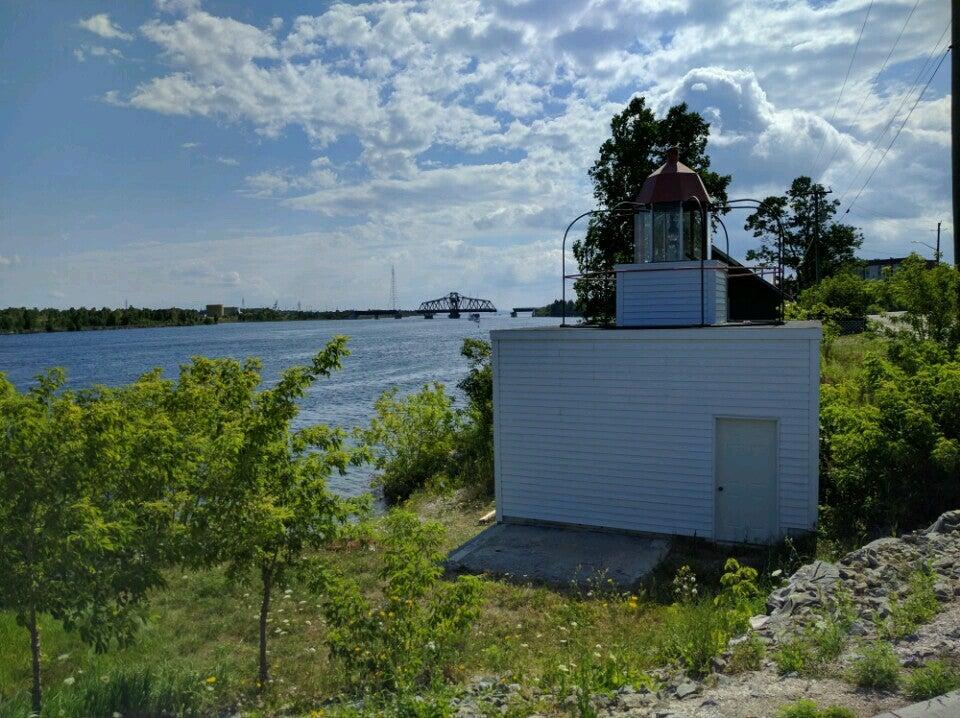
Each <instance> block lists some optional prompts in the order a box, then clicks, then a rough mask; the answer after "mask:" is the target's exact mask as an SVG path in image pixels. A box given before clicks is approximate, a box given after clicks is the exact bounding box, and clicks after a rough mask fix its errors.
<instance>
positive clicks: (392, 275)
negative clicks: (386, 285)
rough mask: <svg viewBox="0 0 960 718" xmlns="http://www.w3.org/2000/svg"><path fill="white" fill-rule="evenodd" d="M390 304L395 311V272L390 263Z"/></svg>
mask: <svg viewBox="0 0 960 718" xmlns="http://www.w3.org/2000/svg"><path fill="white" fill-rule="evenodd" d="M390 304H391V306H392V308H393V311H397V272H396V269H395V268H394V266H393V265H392V264H391V265H390Z"/></svg>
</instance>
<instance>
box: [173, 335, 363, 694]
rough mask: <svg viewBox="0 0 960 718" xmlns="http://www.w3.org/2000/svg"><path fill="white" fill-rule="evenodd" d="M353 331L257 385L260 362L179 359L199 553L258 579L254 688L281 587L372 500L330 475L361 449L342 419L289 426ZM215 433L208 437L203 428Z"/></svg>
mask: <svg viewBox="0 0 960 718" xmlns="http://www.w3.org/2000/svg"><path fill="white" fill-rule="evenodd" d="M346 342H347V339H346V337H343V336H338V337H335V338H334V339H333V340H331V341H330V342H329V343H328V344H327V346H326V347H325V348H324V349H323V350H322V351H320V352H319V353H318V354H317V355H316V356H315V357H314V358H313V361H312V363H311V364H310V365H308V366H296V367H291V368H290V369H287V370H286V371H284V372H283V374H282V375H281V377H280V380H279V381H278V382H277V383H276V385H275V386H274V387H272V388H270V389H263V390H258V387H259V385H260V381H261V376H260V368H261V367H260V362H259V360H255V359H248V360H247V361H246V362H245V363H244V364H243V365H241V364H240V363H239V362H236V361H234V360H229V359H220V360H210V359H203V358H195V359H194V360H193V363H192V364H190V365H187V366H184V367H182V368H181V373H180V381H179V383H178V386H177V388H176V391H175V394H176V398H175V401H174V405H175V407H176V410H177V412H178V414H179V416H180V417H181V418H180V419H178V420H179V421H190V422H192V426H191V427H189V433H190V435H191V436H193V437H196V438H195V444H196V446H197V447H199V450H198V452H197V454H196V463H197V464H198V466H197V468H196V470H195V478H194V482H195V483H194V485H193V487H192V489H191V491H190V492H189V496H190V505H189V506H188V507H185V508H184V513H185V514H186V515H187V516H188V519H187V520H188V521H189V524H190V526H191V532H192V535H193V541H194V544H193V545H194V549H193V551H192V557H193V560H194V561H195V562H196V563H198V564H200V565H203V564H213V563H217V564H219V563H221V562H223V563H226V565H227V569H228V575H229V576H230V577H231V578H234V579H238V580H242V579H245V578H247V577H248V576H249V575H250V572H251V571H255V572H256V574H257V575H258V578H259V581H260V618H259V644H260V645H259V648H260V650H259V671H258V684H257V685H258V689H259V690H260V691H262V690H263V689H264V688H265V687H266V686H267V684H268V682H269V680H270V675H269V667H268V662H267V618H268V616H269V611H270V600H271V596H272V595H273V591H274V590H275V589H283V588H284V587H286V586H287V585H288V583H289V581H290V580H291V579H292V578H294V577H296V576H298V575H300V576H304V575H309V574H311V573H312V572H314V571H316V570H319V564H318V559H317V558H316V555H315V553H314V551H315V550H316V549H318V548H320V547H322V546H323V545H325V544H326V543H327V542H328V541H330V540H332V539H335V538H336V537H337V536H338V535H339V534H340V531H341V529H342V528H343V527H344V525H345V524H346V523H347V522H348V521H349V520H350V519H351V518H352V517H355V516H357V515H360V514H363V513H365V512H366V510H367V506H368V501H367V500H366V499H365V498H358V499H343V498H340V497H338V496H336V495H335V494H333V493H331V492H330V491H328V489H327V484H326V482H327V479H328V478H329V477H330V475H331V474H332V473H333V472H334V471H337V472H339V473H341V474H342V473H344V472H345V471H346V468H347V466H348V465H350V464H358V463H360V462H361V461H362V460H363V459H364V458H365V456H366V454H365V452H363V451H362V450H358V449H353V448H351V447H349V446H348V444H347V442H346V433H345V432H344V431H343V430H342V429H336V428H330V427H328V426H324V425H316V426H309V427H306V428H303V429H300V430H297V431H291V422H292V421H293V420H294V419H295V418H296V416H297V414H298V413H299V408H298V406H297V402H298V400H299V399H301V398H302V397H303V396H304V395H305V394H306V392H307V390H308V389H309V387H310V386H311V385H312V384H313V383H314V382H315V381H316V380H317V379H318V378H319V377H322V376H329V375H330V373H331V372H332V371H334V370H335V369H339V368H340V366H341V359H342V358H343V357H344V356H346V355H347V354H348V351H347V347H346ZM205 434H207V435H209V436H211V437H212V440H211V441H210V442H209V443H204V442H203V439H202V438H200V437H202V436H203V435H205Z"/></svg>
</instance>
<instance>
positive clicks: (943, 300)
mask: <svg viewBox="0 0 960 718" xmlns="http://www.w3.org/2000/svg"><path fill="white" fill-rule="evenodd" d="M888 281H889V283H890V284H891V285H892V288H893V293H894V296H895V297H896V298H897V300H898V302H899V303H900V305H901V306H902V307H903V309H904V310H905V312H906V314H905V320H906V324H907V326H909V328H910V331H911V332H913V333H914V334H915V335H916V336H917V337H919V338H920V339H926V340H929V341H932V342H934V343H936V344H938V345H940V346H942V347H943V348H944V349H945V350H946V351H947V352H949V353H954V352H956V350H957V347H958V346H960V271H958V270H957V269H956V268H955V267H951V266H950V265H948V264H938V265H937V266H935V267H933V268H927V264H926V261H925V260H924V259H923V258H922V257H920V256H919V255H917V254H911V255H910V256H909V257H907V259H906V261H904V262H903V263H902V264H901V265H900V267H899V268H898V269H897V271H896V272H895V273H894V274H893V276H892V277H891V278H890V279H889V280H888Z"/></svg>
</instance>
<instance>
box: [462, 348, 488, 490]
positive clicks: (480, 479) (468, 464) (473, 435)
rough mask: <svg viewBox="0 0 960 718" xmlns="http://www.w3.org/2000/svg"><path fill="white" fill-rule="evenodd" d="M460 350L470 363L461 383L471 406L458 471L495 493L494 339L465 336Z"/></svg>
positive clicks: (465, 480) (465, 481)
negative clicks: (492, 352)
mask: <svg viewBox="0 0 960 718" xmlns="http://www.w3.org/2000/svg"><path fill="white" fill-rule="evenodd" d="M460 354H461V355H462V356H463V357H465V358H466V359H467V361H468V362H469V364H470V371H469V372H468V373H467V376H466V377H465V378H464V379H463V380H462V381H461V382H460V383H459V384H457V388H458V389H460V390H461V391H462V392H463V393H464V394H465V395H466V397H467V408H466V410H465V411H464V412H462V416H461V418H462V419H463V421H462V422H461V424H460V427H459V430H458V433H457V437H456V450H455V456H454V466H455V468H454V472H455V473H456V475H457V478H458V480H459V482H460V483H461V484H462V485H465V486H471V487H475V488H477V489H479V490H481V491H482V492H484V493H486V494H487V495H490V496H492V495H493V367H492V366H491V365H490V354H491V348H490V343H489V342H485V341H483V340H482V339H464V340H463V346H462V347H461V348H460Z"/></svg>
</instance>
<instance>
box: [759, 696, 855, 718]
mask: <svg viewBox="0 0 960 718" xmlns="http://www.w3.org/2000/svg"><path fill="white" fill-rule="evenodd" d="M777 718H856V714H855V713H854V712H853V711H852V710H850V709H849V708H844V707H843V706H828V707H827V708H818V707H817V704H816V703H814V702H813V701H811V700H809V699H806V698H804V699H801V700H799V701H796V702H795V703H788V704H787V705H784V706H780V710H779V711H778V712H777Z"/></svg>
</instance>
